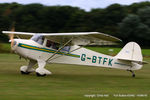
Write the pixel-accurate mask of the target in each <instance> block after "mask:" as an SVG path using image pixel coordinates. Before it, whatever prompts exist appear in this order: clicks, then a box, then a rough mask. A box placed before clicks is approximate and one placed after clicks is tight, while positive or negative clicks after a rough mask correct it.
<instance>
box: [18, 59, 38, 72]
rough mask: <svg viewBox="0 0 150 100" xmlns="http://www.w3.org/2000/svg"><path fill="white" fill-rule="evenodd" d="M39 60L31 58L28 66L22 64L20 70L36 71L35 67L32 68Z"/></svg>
mask: <svg viewBox="0 0 150 100" xmlns="http://www.w3.org/2000/svg"><path fill="white" fill-rule="evenodd" d="M36 63H37V62H36V61H34V60H30V61H29V64H28V66H21V67H20V72H21V74H29V73H31V72H34V69H33V68H32V67H33V66H34V65H35V64H36Z"/></svg>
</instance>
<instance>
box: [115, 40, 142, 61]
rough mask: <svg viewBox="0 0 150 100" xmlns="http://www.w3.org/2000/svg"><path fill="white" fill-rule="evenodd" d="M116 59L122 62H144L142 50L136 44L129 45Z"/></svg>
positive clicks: (130, 43)
mask: <svg viewBox="0 0 150 100" xmlns="http://www.w3.org/2000/svg"><path fill="white" fill-rule="evenodd" d="M115 57H116V58H118V59H120V60H129V61H135V62H136V61H137V62H142V61H143V56H142V53H141V48H140V46H139V45H138V44H137V43H135V42H129V43H127V44H126V45H125V46H124V47H123V49H122V50H121V51H120V52H119V53H118V54H117V55H116V56H115Z"/></svg>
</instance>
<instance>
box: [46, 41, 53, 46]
mask: <svg viewBox="0 0 150 100" xmlns="http://www.w3.org/2000/svg"><path fill="white" fill-rule="evenodd" d="M52 45H53V42H51V41H50V40H47V42H46V47H49V48H50V47H52Z"/></svg>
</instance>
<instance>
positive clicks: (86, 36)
mask: <svg viewBox="0 0 150 100" xmlns="http://www.w3.org/2000/svg"><path fill="white" fill-rule="evenodd" d="M42 35H44V36H45V37H46V38H48V39H50V40H52V41H54V42H57V43H66V42H67V41H69V40H70V39H71V38H73V40H72V43H73V44H75V45H86V44H90V43H91V44H92V45H108V44H109V45H110V44H115V43H117V42H121V40H120V39H118V38H116V37H113V36H110V35H107V34H104V33H99V32H76V33H49V34H47V33H43V34H42Z"/></svg>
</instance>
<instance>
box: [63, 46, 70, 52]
mask: <svg viewBox="0 0 150 100" xmlns="http://www.w3.org/2000/svg"><path fill="white" fill-rule="evenodd" d="M61 51H66V52H69V51H70V46H65V47H64V48H63V49H62V50H61Z"/></svg>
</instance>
